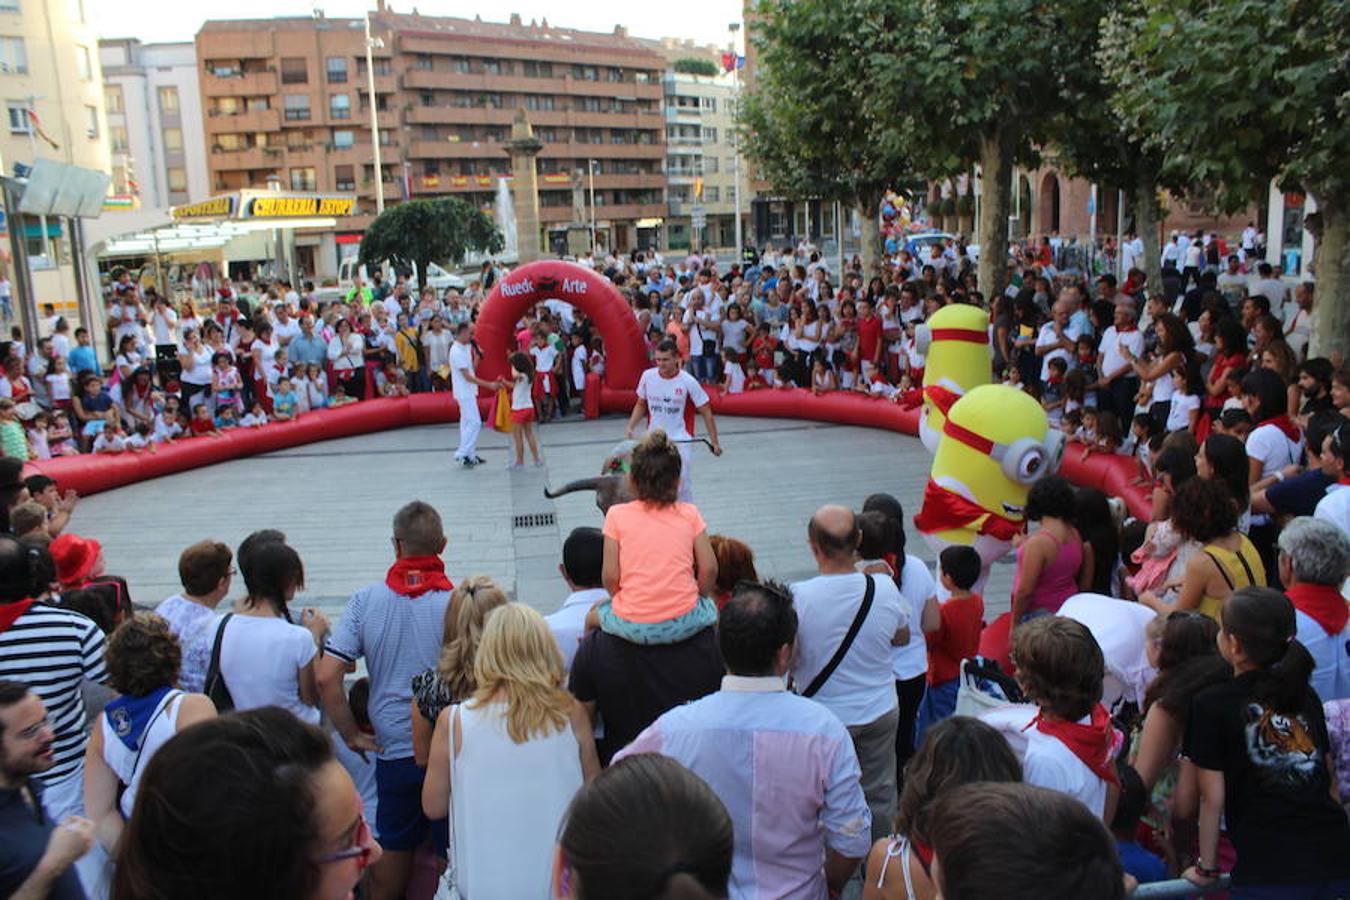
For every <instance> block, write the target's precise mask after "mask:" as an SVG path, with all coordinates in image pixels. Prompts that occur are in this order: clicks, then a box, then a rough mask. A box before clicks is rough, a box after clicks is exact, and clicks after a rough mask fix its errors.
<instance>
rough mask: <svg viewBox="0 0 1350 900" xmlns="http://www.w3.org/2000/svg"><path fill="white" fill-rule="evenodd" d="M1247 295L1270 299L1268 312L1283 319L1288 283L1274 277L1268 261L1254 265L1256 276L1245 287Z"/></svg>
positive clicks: (1287, 295)
mask: <svg viewBox="0 0 1350 900" xmlns="http://www.w3.org/2000/svg"><path fill="white" fill-rule="evenodd" d="M1247 296H1249V297H1256V296H1261V297H1265V298H1266V299H1267V300H1269V301H1270V312H1271V314H1272V315H1274V316H1275V317H1276V318H1277V319H1279V320H1280V321H1281V322H1283V321H1284V303H1285V300H1287V299H1288V297H1289V285H1287V284H1285V283H1284V281H1283V280H1282V279H1280V278H1276V277H1275V268H1274V267H1273V266H1272V265H1271V264H1270V263H1268V262H1263V263H1261V264H1260V265H1258V266H1257V267H1256V277H1255V278H1253V279H1252V283H1251V285H1250V286H1249V287H1248V288H1247Z"/></svg>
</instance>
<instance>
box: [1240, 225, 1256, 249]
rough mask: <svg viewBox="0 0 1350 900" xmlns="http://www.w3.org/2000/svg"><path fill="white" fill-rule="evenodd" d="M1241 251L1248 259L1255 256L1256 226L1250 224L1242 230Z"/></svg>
mask: <svg viewBox="0 0 1350 900" xmlns="http://www.w3.org/2000/svg"><path fill="white" fill-rule="evenodd" d="M1242 250H1243V252H1245V253H1246V254H1247V256H1248V257H1251V256H1254V255H1255V254H1256V225H1255V224H1254V223H1252V222H1248V223H1247V227H1246V228H1244V229H1242Z"/></svg>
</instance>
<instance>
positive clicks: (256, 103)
mask: <svg viewBox="0 0 1350 900" xmlns="http://www.w3.org/2000/svg"><path fill="white" fill-rule="evenodd" d="M220 102H221V103H224V102H225V98H222V99H221V101H220ZM271 108H272V101H271V100H270V99H269V98H267V97H249V98H248V111H249V112H266V111H267V110H269V109H271ZM230 115H233V113H230Z"/></svg>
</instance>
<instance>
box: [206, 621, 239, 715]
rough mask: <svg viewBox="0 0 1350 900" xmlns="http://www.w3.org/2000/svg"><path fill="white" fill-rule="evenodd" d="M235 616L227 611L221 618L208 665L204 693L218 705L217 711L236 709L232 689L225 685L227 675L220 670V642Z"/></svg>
mask: <svg viewBox="0 0 1350 900" xmlns="http://www.w3.org/2000/svg"><path fill="white" fill-rule="evenodd" d="M233 616H234V613H226V614H225V618H223V619H221V620H220V627H218V628H217V629H216V640H215V643H214V644H212V645H211V662H210V664H209V665H207V667H206V683H205V691H204V693H205V694H206V696H208V697H210V698H211V702H212V703H214V704H215V705H216V711H217V712H229V711H230V710H232V709H234V698H233V697H231V696H230V689H229V688H228V687H226V686H225V676H224V675H223V674H221V671H220V643H221V641H222V640H224V638H225V626H226V625H228V624H230V619H231V618H233Z"/></svg>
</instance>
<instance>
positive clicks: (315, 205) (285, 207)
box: [169, 191, 357, 221]
mask: <svg viewBox="0 0 1350 900" xmlns="http://www.w3.org/2000/svg"><path fill="white" fill-rule="evenodd" d="M356 214H357V209H356V197H355V196H353V195H351V194H279V193H276V192H273V191H239V192H238V193H233V194H222V195H221V196H219V197H212V198H211V199H210V200H202V201H200V202H198V203H189V204H187V205H186V206H175V207H173V208H172V209H171V210H170V211H169V215H170V216H171V217H172V218H173V219H174V220H175V221H185V220H186V221H191V220H194V219H313V218H325V219H327V218H341V217H344V216H354V215H356Z"/></svg>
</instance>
